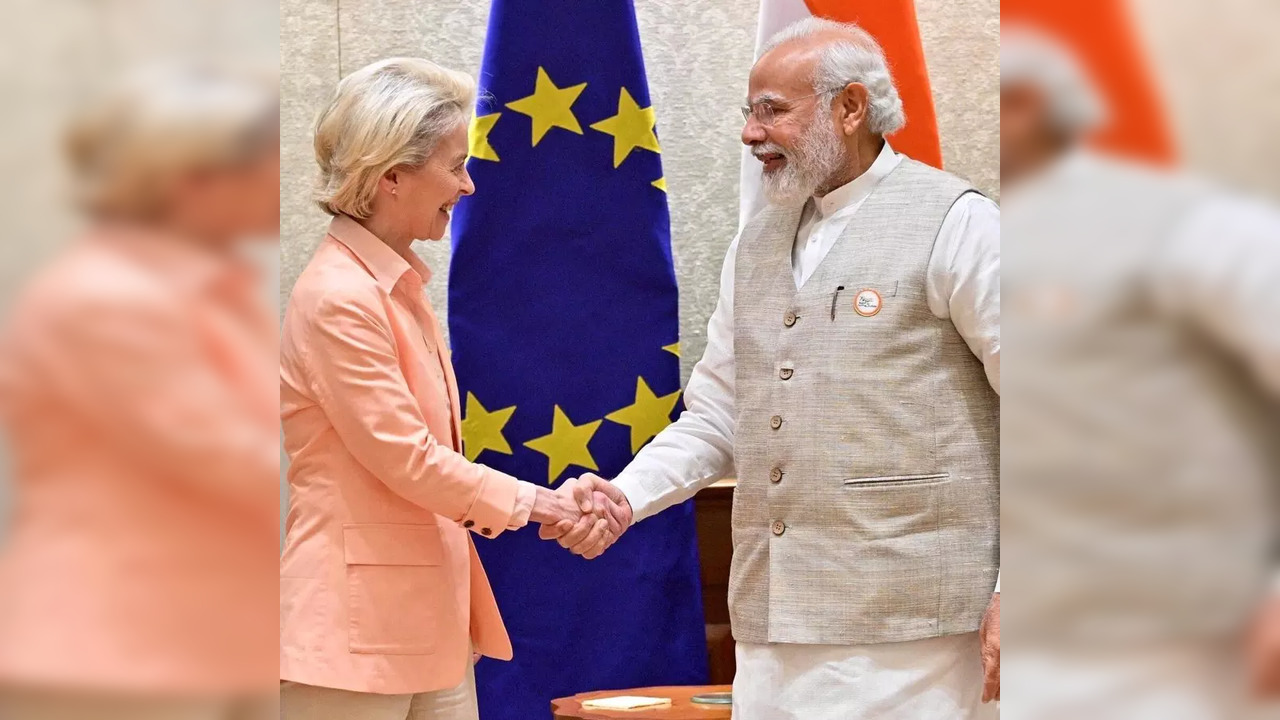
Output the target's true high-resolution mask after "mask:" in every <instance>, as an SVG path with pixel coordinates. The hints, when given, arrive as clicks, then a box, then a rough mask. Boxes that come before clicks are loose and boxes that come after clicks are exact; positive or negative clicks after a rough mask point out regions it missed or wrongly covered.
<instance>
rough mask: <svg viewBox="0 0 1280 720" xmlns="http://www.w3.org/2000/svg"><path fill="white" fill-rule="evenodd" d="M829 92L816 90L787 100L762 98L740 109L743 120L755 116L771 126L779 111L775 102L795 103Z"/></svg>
mask: <svg viewBox="0 0 1280 720" xmlns="http://www.w3.org/2000/svg"><path fill="white" fill-rule="evenodd" d="M827 92H829V91H828V90H823V91H822V92H816V93H813V94H812V95H801V96H800V97H797V98H789V99H785V100H761V101H759V102H754V103H750V104H748V105H743V106H742V107H740V108H738V109H739V110H741V111H742V120H743V122H746V121H748V120H750V119H751V118H752V117H755V119H756V122H758V123H760V124H761V125H763V126H765V127H769V126H771V125H773V121H774V116H775V113H776V111H777V108H776V107H774V104H775V103H794V102H797V101H799V100H807V99H809V98H811V97H818V96H819V95H825V94H826V93H827Z"/></svg>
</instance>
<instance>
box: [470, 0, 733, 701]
mask: <svg viewBox="0 0 1280 720" xmlns="http://www.w3.org/2000/svg"><path fill="white" fill-rule="evenodd" d="M480 89H481V95H480V98H481V99H480V101H479V103H478V108H477V112H476V119H475V121H474V123H473V125H472V128H471V155H472V158H471V160H470V163H469V165H468V168H469V169H470V172H471V175H472V177H473V178H474V179H475V184H476V194H475V195H474V196H472V197H469V198H466V199H464V200H463V201H462V203H460V204H459V205H458V208H457V211H456V214H455V216H454V222H453V261H452V265H451V269H450V277H449V330H450V335H451V341H452V345H453V360H454V365H455V367H456V369H457V375H458V383H459V386H460V389H461V393H462V397H463V398H464V399H465V408H464V422H463V438H464V448H465V452H466V454H467V456H468V457H469V458H471V459H473V460H475V461H476V462H481V463H484V464H486V465H489V466H491V467H494V468H497V469H499V470H502V471H505V472H508V473H511V474H512V475H515V476H517V477H519V478H521V479H524V480H528V481H530V482H536V483H539V484H541V485H544V486H552V487H558V485H559V483H561V482H563V481H564V480H565V479H566V478H570V477H576V476H577V475H579V474H581V473H583V472H586V471H596V472H598V473H599V474H600V475H603V476H604V477H612V476H613V475H614V474H616V473H617V472H619V471H620V470H621V469H622V468H623V467H625V466H626V464H627V462H628V461H629V460H630V459H631V458H632V457H633V456H634V455H635V453H636V451H637V450H638V449H639V448H640V447H641V446H643V445H644V443H646V442H648V441H649V440H650V439H652V438H653V436H654V435H655V434H656V433H657V432H658V431H659V430H661V429H662V428H663V427H665V426H666V425H667V424H669V423H670V421H671V419H672V417H673V416H674V415H675V413H676V412H677V411H678V409H679V407H680V367H679V357H678V355H679V343H678V323H677V298H676V281H675V271H674V269H673V266H672V261H671V231H670V221H669V217H668V213H667V196H666V182H665V180H664V178H663V174H662V162H661V146H660V144H659V142H658V136H657V133H656V130H655V126H656V120H655V113H654V109H653V107H652V103H651V102H650V99H649V89H648V84H647V82H646V80H645V73H644V62H643V59H642V56H641V53H640V38H639V33H638V31H637V28H636V19H635V8H634V7H633V5H632V3H631V2H630V0H608V1H605V2H602V1H601V0H495V1H494V3H493V6H492V8H491V10H490V17H489V29H488V35H487V37H486V41H485V53H484V62H483V68H482V70H481V79H480ZM477 544H478V546H479V549H480V556H481V559H482V560H483V562H484V567H485V569H486V570H487V572H488V574H489V578H490V581H491V582H492V584H493V586H494V592H495V594H496V595H497V598H498V605H499V607H500V609H501V611H502V615H503V618H504V619H505V621H506V624H507V629H508V631H509V632H510V634H511V639H512V644H513V645H514V648H515V659H514V660H513V661H511V662H498V661H493V660H484V661H482V662H481V664H480V666H479V667H478V668H477V688H478V691H479V696H480V714H481V717H482V718H483V719H484V720H530V719H531V718H547V717H550V701H551V700H552V699H553V698H555V697H563V696H567V695H572V694H575V693H578V692H583V691H588V690H601V689H621V688H631V687H642V686H647V685H685V684H701V683H704V682H706V672H707V670H706V639H705V630H704V624H703V614H702V597H701V590H700V586H699V572H698V553H697V544H696V538H695V530H694V516H693V504H692V501H689V502H686V503H684V504H682V505H679V506H676V507H673V508H670V509H669V510H667V511H665V512H663V513H661V514H659V515H658V516H656V517H653V518H650V519H648V520H646V521H645V522H643V523H640V524H639V525H636V526H635V527H633V528H632V529H631V530H630V531H628V532H627V533H626V534H625V535H624V536H623V538H622V539H621V540H620V541H619V542H618V543H617V544H616V545H614V546H613V547H612V548H611V549H610V550H609V551H608V552H606V553H605V555H604V556H602V557H601V558H599V559H597V560H594V561H590V562H588V561H585V560H583V559H581V558H579V557H575V556H573V555H571V554H570V553H569V552H568V551H567V550H565V549H563V548H561V547H560V546H559V545H558V544H556V543H555V542H547V541H543V540H540V539H539V538H538V534H537V528H536V527H528V528H525V529H524V530H521V531H519V532H513V533H504V534H503V535H502V536H501V537H499V538H497V539H495V540H492V541H484V540H481V541H479V542H478V543H477Z"/></svg>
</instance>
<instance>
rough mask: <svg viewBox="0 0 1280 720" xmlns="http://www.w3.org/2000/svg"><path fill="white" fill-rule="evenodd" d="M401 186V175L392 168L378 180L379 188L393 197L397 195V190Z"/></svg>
mask: <svg viewBox="0 0 1280 720" xmlns="http://www.w3.org/2000/svg"><path fill="white" fill-rule="evenodd" d="M399 185H400V175H399V171H398V170H397V169H396V168H391V169H390V170H388V171H386V172H385V173H383V174H382V177H380V178H378V186H379V187H380V188H382V189H383V190H385V191H387V192H388V193H390V194H392V195H395V194H396V188H397V186H399Z"/></svg>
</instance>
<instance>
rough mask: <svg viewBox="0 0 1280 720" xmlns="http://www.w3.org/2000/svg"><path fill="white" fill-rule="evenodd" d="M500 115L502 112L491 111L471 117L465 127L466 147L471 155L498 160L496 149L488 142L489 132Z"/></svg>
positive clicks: (482, 158)
mask: <svg viewBox="0 0 1280 720" xmlns="http://www.w3.org/2000/svg"><path fill="white" fill-rule="evenodd" d="M500 117H502V113H492V114H489V115H480V116H478V117H474V118H472V119H471V125H470V126H469V127H468V128H467V147H468V152H470V153H471V157H473V158H479V159H481V160H492V161H493V162H498V151H497V150H494V149H493V146H492V145H490V144H489V132H490V131H491V130H493V126H494V125H495V124H496V123H497V122H498V118H500Z"/></svg>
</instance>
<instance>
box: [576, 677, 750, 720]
mask: <svg viewBox="0 0 1280 720" xmlns="http://www.w3.org/2000/svg"><path fill="white" fill-rule="evenodd" d="M731 689H732V686H730V685H705V686H702V687H651V688H638V689H635V690H604V691H601V692H589V693H580V694H578V695H574V696H573V697H570V698H560V699H559V700H552V701H551V714H552V715H553V716H555V720H614V719H615V718H626V719H627V720H729V717H730V715H731V708H730V707H729V706H728V705H694V704H693V703H692V702H691V701H690V700H689V698H691V697H693V696H694V695H702V694H704V693H713V692H729V691H730V690H731ZM614 695H644V696H647V697H662V698H671V706H670V707H663V708H651V709H649V710H583V709H582V701H583V700H591V699H593V698H601V697H612V696H614Z"/></svg>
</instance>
